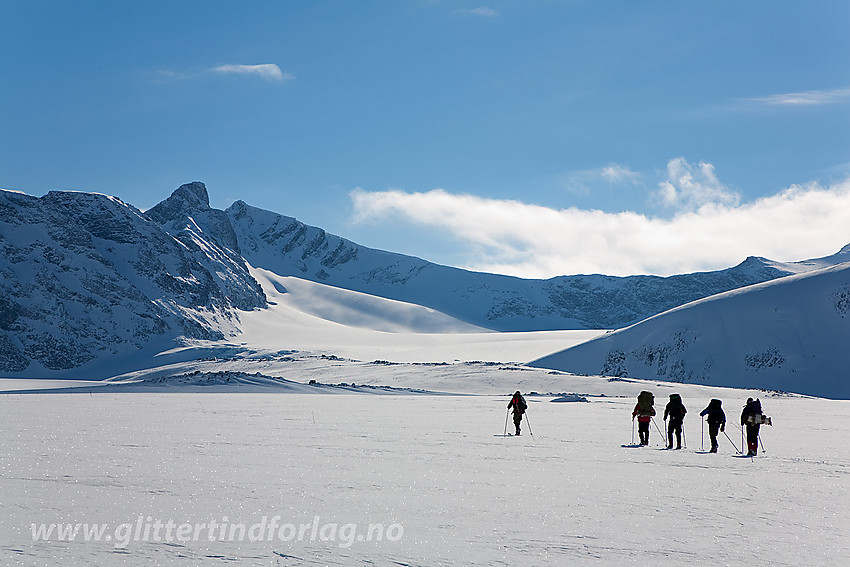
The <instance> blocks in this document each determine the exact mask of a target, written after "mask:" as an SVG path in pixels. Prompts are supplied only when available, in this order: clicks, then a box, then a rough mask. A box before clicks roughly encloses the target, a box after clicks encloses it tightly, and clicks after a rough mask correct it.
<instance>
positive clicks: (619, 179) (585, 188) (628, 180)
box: [557, 162, 641, 194]
mask: <svg viewBox="0 0 850 567" xmlns="http://www.w3.org/2000/svg"><path fill="white" fill-rule="evenodd" d="M557 179H558V183H559V184H560V185H562V186H563V187H564V188H565V189H567V190H569V191H571V192H573V193H583V194H587V193H589V192H590V191H591V188H592V187H598V186H599V185H600V183H606V184H608V185H618V186H619V185H640V184H641V174H640V173H637V172H635V171H632V170H630V169H629V168H628V167H626V166H624V165H620V164H618V163H613V162H612V163H609V164H608V165H606V166H604V167H598V168H595V169H583V170H581V171H573V172H570V173H566V174H563V175H560V176H558V178H557Z"/></svg>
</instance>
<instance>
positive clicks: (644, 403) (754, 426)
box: [508, 390, 772, 457]
mask: <svg viewBox="0 0 850 567" xmlns="http://www.w3.org/2000/svg"><path fill="white" fill-rule="evenodd" d="M654 406H655V396H654V395H653V394H652V392H649V391H646V390H644V391H643V392H641V393H640V394H639V395H638V397H637V404H636V405H635V409H634V411H632V420H635V419H637V422H638V435H639V436H640V444H641V445H649V424H650V422H651V421H652V418H653V417H654V416H655V415H656V413H655V407H654ZM526 409H528V404H527V403H526V401H525V398H523V397H522V394H521V393H520V392H519V390H517V391H516V393H514V395H513V397H512V398H511V401H510V402H509V403H508V410H513V417H514V426H515V427H516V435H519V434H520V423H522V417H523V415H524V414H525V411H526ZM687 413H688V410H687V409H686V408H685V404H684V403H682V396H680V395H679V394H670V401H669V402H667V406H666V407H665V408H664V421H665V422H666V423H667V448H668V449H673V436H674V435H675V438H676V449H681V448H682V439H683V436H684V432H683V425H684V422H685V414H687ZM699 415H700V417H705V421H706V422H707V423H708V437H709V439H711V449H709V452H710V453H716V452H717V447H718V444H717V435H718V433H720V432H723V433H724V435H725V430H726V413H725V412H724V411H723V402H721V401H720V400H718V399H712V400H711V401H710V402H709V403H708V406H707V407H706V408H705V409H704V410H702V411H701V412H700V413H699ZM763 423H766V424H768V425H772V423H771V420H770V418H769V417H767V416H766V415H764V414H763V413H762V411H761V401H760V400H759V399H758V398H756V399H755V400H753V399H752V398H748V399H747V404H746V405H745V406H744V410H743V411H742V412H741V427H746V430H747V450H748V452H747V456H748V457H753V456H755V455H757V454H758V447H759V428H760V427H761V424H763ZM633 433H634V431H633ZM726 437H727V438H728V437H729V436H728V435H727V436H726ZM730 441H731V439H730ZM733 444H734V443H733Z"/></svg>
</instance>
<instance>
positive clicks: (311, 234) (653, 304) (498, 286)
mask: <svg viewBox="0 0 850 567" xmlns="http://www.w3.org/2000/svg"><path fill="white" fill-rule="evenodd" d="M226 214H227V215H228V217H229V218H230V220H231V224H232V226H233V229H234V230H235V232H236V238H237V241H238V244H239V247H240V249H241V251H242V255H243V257H244V258H245V259H246V260H247V261H248V263H249V264H250V265H252V266H254V267H258V268H263V269H266V270H269V271H271V272H274V273H276V274H278V275H281V276H295V277H299V278H302V279H307V280H311V281H315V282H320V283H325V284H328V285H332V286H336V287H341V288H344V289H350V290H354V291H359V292H361V293H368V294H370V295H377V296H379V297H385V298H389V299H395V300H398V301H404V302H408V303H415V304H417V305H423V306H426V307H430V308H432V309H435V310H437V311H440V312H442V313H445V314H447V315H450V316H452V317H455V318H456V319H459V320H461V321H463V322H465V323H468V324H471V325H476V326H479V327H484V328H487V329H492V330H497V331H532V330H554V329H614V328H620V327H623V326H625V325H629V324H632V323H635V322H637V321H640V320H641V319H645V318H646V317H649V316H651V315H654V314H656V313H659V312H661V311H665V310H667V309H670V308H672V307H675V306H677V305H682V304H683V303H687V302H689V301H693V300H695V299H700V298H703V297H707V296H710V295H714V294H716V293H721V292H723V291H728V290H731V289H736V288H739V287H742V286H746V285H750V284H753V283H759V282H763V281H768V280H771V279H774V278H777V277H782V276H786V275H789V274H792V273H797V272H798V271H800V270H804V269H813V268H811V267H809V268H807V267H805V266H797V265H784V264H780V263H778V262H771V261H769V260H765V259H763V258H754V257H751V258H747V259H746V260H745V261H744V262H742V263H741V264H739V265H738V266H735V267H734V268H729V269H726V270H720V271H716V272H702V273H695V274H685V275H677V276H671V277H656V276H630V277H614V276H603V275H574V276H560V277H556V278H552V279H548V280H534V279H521V278H516V277H510V276H504V275H496V274H487V273H480V272H471V271H467V270H461V269H458V268H451V267H447V266H441V265H438V264H434V263H431V262H427V261H425V260H421V259H419V258H415V257H411V256H404V255H401V254H394V253H390V252H384V251H381V250H374V249H371V248H367V247H365V246H360V245H358V244H355V243H354V242H351V241H349V240H346V239H344V238H341V237H339V236H335V235H332V234H328V233H326V232H325V231H324V230H322V229H320V228H315V227H311V226H308V225H305V224H304V223H301V222H299V221H297V220H296V219H294V218H291V217H286V216H282V215H279V214H276V213H272V212H269V211H264V210H261V209H257V208H254V207H251V206H249V205H247V204H246V203H244V202H242V201H237V202H236V203H234V204H233V205H232V206H231V207H229V208H228V209H227V211H226Z"/></svg>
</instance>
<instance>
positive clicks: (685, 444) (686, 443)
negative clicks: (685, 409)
mask: <svg viewBox="0 0 850 567" xmlns="http://www.w3.org/2000/svg"><path fill="white" fill-rule="evenodd" d="M682 447H684V448H685V449H687V448H688V438H687V437H685V422H684V421H683V422H682Z"/></svg>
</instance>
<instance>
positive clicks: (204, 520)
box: [0, 270, 850, 567]
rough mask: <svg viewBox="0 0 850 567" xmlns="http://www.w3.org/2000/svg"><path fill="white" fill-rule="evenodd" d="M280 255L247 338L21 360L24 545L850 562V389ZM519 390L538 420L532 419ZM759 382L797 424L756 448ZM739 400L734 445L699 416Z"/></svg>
mask: <svg viewBox="0 0 850 567" xmlns="http://www.w3.org/2000/svg"><path fill="white" fill-rule="evenodd" d="M254 273H255V274H256V275H257V276H258V281H260V282H262V285H263V287H264V289H265V291H266V293H267V297H268V299H269V304H270V307H269V309H265V310H257V311H253V312H248V313H244V314H243V316H242V321H241V323H240V324H241V325H242V327H243V329H244V333H243V334H242V335H239V336H238V337H236V339H235V340H230V341H227V340H224V341H192V342H189V341H187V342H186V343H185V344H184V345H183V346H181V347H179V348H173V349H171V350H169V351H166V352H162V353H159V354H158V355H156V356H151V357H150V358H149V359H148V361H147V364H146V365H144V364H143V365H139V364H138V362H137V363H136V368H137V369H136V370H134V371H132V372H123V373H121V372H118V371H117V369H115V371H114V374H113V375H112V378H111V379H109V380H107V381H88V382H86V381H82V380H50V381H47V380H36V379H33V380H23V379H14V380H0V390H4V391H5V392H6V393H5V394H3V395H0V415H2V416H3V435H2V436H0V483H2V487H3V490H2V492H0V564H2V565H28V566H29V565H150V564H157V565H199V564H202V565H208V564H209V565H217V564H222V565H275V566H276V565H410V566H433V565H482V566H484V565H487V566H489V565H541V566H543V565H623V564H633V565H650V564H651V565H689V566H697V565H706V566H712V567H714V566H716V565H747V566H761V565H764V566H768V565H770V566H775V565H779V566H801V565H829V566H830V567H832V566H834V565H838V564H841V561H842V560H843V558H845V557H846V556H847V554H848V551H850V547H848V543H847V541H848V527H850V507H848V504H849V503H850V497H848V486H850V482H848V480H850V478H848V473H850V434H848V431H850V411H848V410H850V405H849V404H850V401H840V400H826V399H817V398H809V397H804V396H799V395H789V394H778V393H771V392H766V391H747V390H735V389H724V388H718V387H709V386H702V385H690V384H674V383H669V382H657V381H640V380H633V379H628V378H602V377H598V376H574V375H570V374H567V373H565V372H559V371H551V370H546V369H541V368H531V367H529V366H525V365H523V364H521V363H522V361H527V360H531V359H534V358H536V357H540V356H542V355H545V354H547V353H551V352H555V351H557V350H558V349H560V348H563V347H564V346H568V345H570V344H579V343H582V342H583V341H586V340H588V339H590V338H593V337H594V336H597V335H599V332H597V331H557V332H537V333H495V332H489V331H487V332H484V331H480V330H478V329H475V328H468V327H465V328H462V329H461V331H462V332H457V329H456V328H455V329H454V331H453V332H448V331H449V330H450V329H452V328H453V327H455V326H456V325H457V323H456V322H454V321H451V320H448V319H446V318H445V316H443V315H442V314H440V313H437V312H432V311H430V310H426V309H422V308H418V307H416V306H411V305H408V304H399V302H390V301H389V300H378V299H376V298H372V297H363V296H361V295H358V294H356V293H353V292H352V293H347V294H346V293H342V292H340V291H339V290H332V289H325V288H324V287H322V286H321V284H316V283H311V282H304V281H296V280H294V279H288V278H281V277H278V276H275V275H274V274H271V273H261V272H259V271H256V270H255V271H254ZM397 312H398V313H402V314H404V316H403V317H402V316H399V317H395V316H394V313H397ZM382 320H386V322H387V324H394V325H395V331H394V332H388V331H381V330H376V327H377V328H381V326H382V325H384V323H383V322H382ZM423 331H428V332H423ZM436 331H441V332H436ZM140 356H141V354H140ZM138 368H141V369H138ZM89 370H91V371H92V372H93V375H94V373H95V371H96V373H97V375H99V376H104V375H106V376H108V375H110V374H109V367H108V366H105V365H104V366H101V367H96V368H93V369H92V368H91V367H89ZM71 376H73V377H75V378H84V377H85V375H84V373H83V372H76V373H69V377H71ZM311 382H312V383H311ZM50 388H53V389H52V390H51V389H50ZM516 389H520V390H522V391H523V393H525V394H526V397H527V399H528V401H529V405H530V408H529V412H528V418H529V420H530V424H528V423H525V424H524V425H523V428H524V434H523V435H522V436H520V437H513V436H507V437H506V436H503V434H504V431H505V430H506V428H508V429H509V425H508V426H507V427H506V419H507V418H508V414H507V408H506V405H507V402H508V399H509V395H510V393H512V392H513V391H514V390H516ZM643 389H649V390H651V391H653V392H654V393H655V395H656V408H657V410H658V412H659V417H658V418H656V423H657V424H658V425H659V426H660V427H662V428H663V427H664V423H663V422H662V421H661V418H660V415H661V413H663V407H664V403H665V402H666V401H667V398H668V396H669V394H670V393H673V392H677V393H680V394H681V395H682V397H683V399H684V402H685V405H686V406H687V408H688V410H689V414H688V418H687V419H686V421H685V435H686V441H687V448H685V449H683V450H679V451H668V450H664V449H662V447H661V444H660V438H659V434H658V432H657V430H655V429H654V428H653V429H651V434H650V435H651V446H650V447H643V448H640V447H635V446H633V441H632V439H633V438H632V434H633V429H632V427H633V423H632V420H631V411H632V408H633V407H634V403H635V397H636V395H637V394H638V393H639V392H640V391H641V390H643ZM22 392H28V393H22ZM749 396H758V397H760V398H761V399H762V402H763V405H764V409H765V412H766V413H767V414H768V415H770V416H771V417H772V418H773V423H774V426H773V427H767V426H765V427H763V429H762V440H763V442H764V446H765V447H766V449H767V451H766V452H764V453H762V454H760V455H759V456H758V457H757V458H755V459H750V458H745V457H741V456H737V455H736V452H735V451H736V449H735V448H733V443H734V444H735V445H737V447H738V448H740V447H741V435H740V429H739V428H738V427H737V422H738V419H739V416H740V411H741V407H742V406H743V403H744V401H745V400H746V398H747V397H749ZM714 397H717V398H720V399H722V400H723V402H724V408H725V410H726V413H727V416H728V419H729V425H728V428H727V431H728V433H729V437H730V438H731V442H730V441H729V440H728V439H726V438H725V437H722V436H721V438H720V442H721V444H720V453H719V454H716V455H714V454H708V453H706V452H705V451H704V450H702V449H703V447H704V448H706V449H707V448H708V446H709V441H708V438H707V432H706V437H705V439H704V441H703V439H702V438H701V433H702V431H701V422H700V419H699V417H698V414H699V411H700V410H702V409H703V408H704V407H705V406H706V405H707V403H708V401H709V400H710V399H711V398H714ZM581 399H584V400H587V402H582V401H575V402H570V401H569V400H581ZM553 402H559V403H553ZM529 426H530V427H529ZM532 431H533V433H534V435H533V436H531V435H529V433H531V432H532ZM703 443H704V444H703ZM48 530H49V531H48ZM69 530H70V531H69ZM74 530H77V532H76V535H75V536H74V537H73V540H72V541H71V536H73V535H74Z"/></svg>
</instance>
